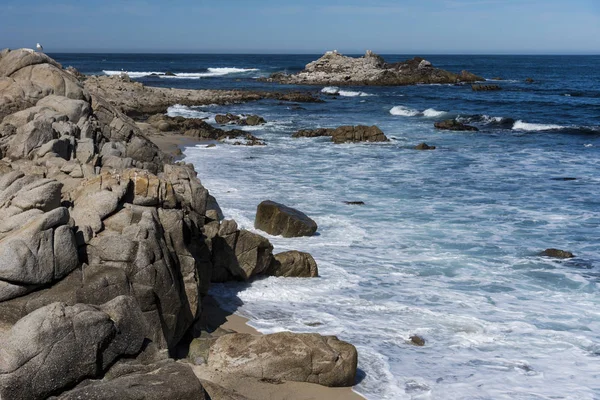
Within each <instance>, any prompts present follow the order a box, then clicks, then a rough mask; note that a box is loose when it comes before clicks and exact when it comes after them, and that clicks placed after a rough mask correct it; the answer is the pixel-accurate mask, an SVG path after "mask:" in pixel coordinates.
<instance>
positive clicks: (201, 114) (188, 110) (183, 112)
mask: <svg viewBox="0 0 600 400" xmlns="http://www.w3.org/2000/svg"><path fill="white" fill-rule="evenodd" d="M167 115H168V116H169V117H185V118H203V119H205V121H206V122H208V123H211V124H212V123H216V121H215V114H214V113H210V112H207V111H204V110H202V108H199V107H194V108H192V107H188V106H184V105H182V104H175V105H173V106H171V107H169V108H168V109H167Z"/></svg>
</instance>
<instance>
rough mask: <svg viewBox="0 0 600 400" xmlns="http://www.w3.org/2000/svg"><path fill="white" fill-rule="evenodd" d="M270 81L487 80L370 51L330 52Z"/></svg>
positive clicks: (411, 82)
mask: <svg viewBox="0 0 600 400" xmlns="http://www.w3.org/2000/svg"><path fill="white" fill-rule="evenodd" d="M267 80H268V81H274V82H279V83H285V84H300V85H335V86H341V85H386V86H400V85H415V84H419V83H424V84H431V83H457V82H475V81H483V80H485V79H483V78H481V77H478V76H476V75H473V74H470V73H468V72H466V71H463V72H461V73H460V74H454V73H452V72H448V71H444V70H442V69H438V68H434V67H433V66H432V65H431V63H430V62H429V61H427V60H423V59H422V58H419V57H416V58H414V59H412V60H407V61H404V62H400V63H395V64H388V63H386V62H385V60H384V59H383V58H382V57H380V56H379V55H377V54H375V53H373V52H371V51H367V52H366V54H365V55H364V57H359V58H353V57H347V56H344V55H342V54H340V53H338V52H337V51H328V52H327V53H325V55H323V56H322V57H321V58H319V59H318V60H316V61H313V62H311V63H309V64H307V65H306V67H305V69H304V70H303V71H300V72H298V73H296V74H292V75H288V74H284V73H281V72H278V73H275V74H273V75H271V77H270V78H268V79H267Z"/></svg>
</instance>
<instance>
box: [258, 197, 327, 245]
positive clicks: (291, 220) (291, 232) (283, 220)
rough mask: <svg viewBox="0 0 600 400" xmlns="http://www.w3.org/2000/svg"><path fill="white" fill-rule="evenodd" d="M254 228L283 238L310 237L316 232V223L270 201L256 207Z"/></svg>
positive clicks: (304, 215) (292, 209)
mask: <svg viewBox="0 0 600 400" xmlns="http://www.w3.org/2000/svg"><path fill="white" fill-rule="evenodd" d="M254 227H255V228H256V229H260V230H262V231H265V232H267V233H269V234H271V235H276V236H277V235H281V236H283V237H299V236H312V235H314V233H315V232H316V231H317V223H316V222H315V221H313V220H312V219H311V218H309V217H308V216H307V215H306V214H304V213H303V212H301V211H299V210H296V209H294V208H291V207H287V206H284V205H283V204H280V203H276V202H274V201H271V200H265V201H263V202H262V203H260V204H259V205H258V207H257V209H256V218H255V219H254Z"/></svg>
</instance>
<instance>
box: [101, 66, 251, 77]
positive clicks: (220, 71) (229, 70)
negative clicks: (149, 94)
mask: <svg viewBox="0 0 600 400" xmlns="http://www.w3.org/2000/svg"><path fill="white" fill-rule="evenodd" d="M256 71H260V70H259V69H257V68H234V67H219V68H207V69H206V71H205V72H175V73H174V74H173V75H171V74H169V75H165V74H166V73H167V72H156V71H143V72H139V71H109V70H104V71H102V72H103V73H104V74H105V75H108V76H115V75H121V74H127V75H128V76H129V77H130V78H143V77H146V76H157V77H159V78H167V79H200V78H210V77H215V76H225V75H230V74H243V73H246V72H256Z"/></svg>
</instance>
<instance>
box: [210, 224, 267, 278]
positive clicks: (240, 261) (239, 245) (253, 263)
mask: <svg viewBox="0 0 600 400" xmlns="http://www.w3.org/2000/svg"><path fill="white" fill-rule="evenodd" d="M205 228H206V229H205V232H206V234H207V237H208V238H209V239H210V241H211V253H212V264H213V266H214V270H213V273H212V281H213V282H225V281H229V280H243V281H247V280H249V279H251V278H253V277H255V276H257V275H261V274H263V272H265V271H266V270H267V268H268V267H269V265H270V264H271V260H272V257H273V245H272V244H271V243H270V242H269V240H268V239H266V238H264V237H262V236H260V235H257V234H256V233H252V232H250V231H247V230H245V229H242V230H239V229H238V226H237V223H236V222H235V221H233V220H225V221H223V222H222V223H221V224H219V222H218V221H213V222H211V223H210V224H208V225H207V226H206V227H205ZM211 231H212V232H211Z"/></svg>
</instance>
